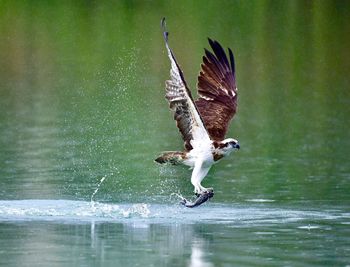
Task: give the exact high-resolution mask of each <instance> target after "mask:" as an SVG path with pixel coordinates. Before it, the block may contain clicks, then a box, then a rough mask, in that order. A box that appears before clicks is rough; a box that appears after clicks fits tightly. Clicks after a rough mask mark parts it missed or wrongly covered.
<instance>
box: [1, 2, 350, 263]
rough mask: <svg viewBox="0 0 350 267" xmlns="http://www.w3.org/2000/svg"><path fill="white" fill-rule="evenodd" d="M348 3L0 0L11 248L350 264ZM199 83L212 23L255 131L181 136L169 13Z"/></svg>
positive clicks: (151, 258)
mask: <svg viewBox="0 0 350 267" xmlns="http://www.w3.org/2000/svg"><path fill="white" fill-rule="evenodd" d="M349 11H350V5H349V3H348V2H345V1H344V2H341V1H314V2H299V1H284V2H280V1H222V2H220V4H218V3H217V2H216V1H208V2H207V3H206V4H205V5H203V3H202V2H201V1H198V2H196V1H194V2H187V1H180V2H178V1H174V2H162V1H155V2H143V1H142V2H141V1H118V2H116V3H107V2H106V3H104V2H93V1H91V2H84V1H83V2H74V3H73V2H72V3H63V2H50V3H44V2H35V3H34V2H33V3H30V2H25V1H23V2H22V1H4V2H1V3H0V40H1V42H0V60H1V64H0V240H1V242H0V266H350V256H349V255H350V196H349V192H350V164H349V158H350V138H349V134H350V126H349V122H350V88H349V87H350V86H349V84H350V81H349V77H350V76H349V74H350V73H349V72H350V71H349V70H350V60H349V59H350V49H349V47H350V35H349V32H350V24H349V23H348V20H349V19H348V18H349V15H350V14H349V13H350V12H349ZM163 16H166V17H167V23H168V29H169V31H170V36H169V38H170V44H171V46H172V48H173V50H174V52H175V55H176V57H177V60H178V61H179V63H180V65H181V66H182V68H183V70H184V73H185V77H186V79H187V81H188V84H189V86H190V87H191V88H192V90H193V91H194V89H195V86H196V77H197V74H198V71H199V66H200V63H201V57H202V54H203V48H204V47H208V44H207V39H206V37H211V38H214V39H217V40H218V41H219V42H220V43H222V44H223V46H224V47H228V46H229V47H231V48H232V50H233V52H234V54H235V58H236V70H237V74H236V76H237V83H238V88H239V103H238V113H237V115H236V117H235V119H234V120H233V122H232V124H231V127H230V130H229V133H228V136H230V137H234V138H236V139H238V140H239V141H240V145H241V149H240V150H239V151H238V152H236V153H234V154H232V155H231V156H230V157H229V158H227V159H224V160H222V161H221V162H220V163H219V164H217V165H215V166H214V167H213V168H212V170H211V171H210V172H209V174H208V176H207V177H206V179H205V180H204V181H203V185H204V186H207V187H213V188H214V191H215V196H214V197H213V198H212V199H211V200H210V201H209V202H208V203H206V204H204V205H202V206H200V207H198V208H195V209H187V208H184V207H182V206H180V205H179V198H178V197H177V194H181V195H183V196H185V197H188V198H192V197H193V192H192V191H193V187H192V185H191V184H190V180H189V177H190V174H191V172H190V171H189V170H188V169H187V168H185V167H170V166H160V165H157V164H155V163H154V162H153V159H154V158H155V157H156V156H157V155H158V154H159V153H160V152H161V151H165V150H180V149H181V148H182V141H181V138H180V135H179V133H178V131H177V129H176V126H175V123H174V121H173V119H172V114H171V112H170V111H169V110H168V105H167V103H166V101H165V99H164V81H165V79H167V78H168V76H169V61H168V58H167V55H166V51H165V49H164V43H163V40H162V34H161V30H160V25H159V24H160V19H161V18H162V17H163Z"/></svg>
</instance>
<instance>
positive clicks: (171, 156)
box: [155, 151, 186, 165]
mask: <svg viewBox="0 0 350 267" xmlns="http://www.w3.org/2000/svg"><path fill="white" fill-rule="evenodd" d="M185 159H186V152H180V151H168V152H164V153H163V154H162V155H160V156H159V157H158V158H156V159H155V161H156V162H158V163H160V164H164V163H170V164H173V165H178V164H181V163H183V161H184V160H185Z"/></svg>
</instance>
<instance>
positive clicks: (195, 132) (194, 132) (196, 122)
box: [161, 18, 210, 150]
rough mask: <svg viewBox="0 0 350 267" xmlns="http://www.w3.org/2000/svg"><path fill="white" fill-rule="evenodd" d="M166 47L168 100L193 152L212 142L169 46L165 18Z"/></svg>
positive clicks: (187, 148) (184, 137)
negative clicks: (199, 146) (167, 58)
mask: <svg viewBox="0 0 350 267" xmlns="http://www.w3.org/2000/svg"><path fill="white" fill-rule="evenodd" d="M161 23H162V28H163V35H164V40H165V46H166V49H167V51H168V56H169V59H170V62H171V69H170V78H171V79H170V80H167V81H166V82H165V87H166V95H165V97H166V99H167V100H168V102H169V105H170V108H171V109H172V110H173V111H174V119H175V120H176V124H177V127H178V128H179V130H180V132H181V134H182V138H183V140H184V142H185V148H186V150H191V149H192V148H194V147H196V146H197V144H198V145H199V144H200V143H202V142H203V141H210V138H209V135H208V132H207V130H206V129H205V127H204V124H203V122H202V119H201V117H200V115H199V113H198V111H197V108H196V105H195V104H194V102H193V98H192V95H191V92H190V90H189V89H188V87H187V84H186V81H185V79H184V76H183V73H182V71H181V69H180V67H179V65H178V64H177V62H176V59H175V56H174V54H173V52H172V50H171V49H170V47H169V45H168V35H169V33H168V32H167V31H166V27H165V18H163V19H162V22H161Z"/></svg>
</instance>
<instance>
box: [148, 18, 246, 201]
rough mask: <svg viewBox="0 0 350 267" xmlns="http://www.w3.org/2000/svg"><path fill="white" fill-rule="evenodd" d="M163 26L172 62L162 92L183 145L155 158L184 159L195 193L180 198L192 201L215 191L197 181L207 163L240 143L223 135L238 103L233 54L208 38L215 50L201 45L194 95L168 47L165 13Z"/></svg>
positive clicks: (161, 160)
mask: <svg viewBox="0 0 350 267" xmlns="http://www.w3.org/2000/svg"><path fill="white" fill-rule="evenodd" d="M161 26H162V29H163V37H164V40H165V46H166V49H167V52H168V56H169V59H170V62H171V69H170V80H167V81H166V82H165V89H166V94H165V98H166V99H167V100H168V102H169V106H170V109H171V110H172V111H173V112H174V119H175V120H176V125H177V127H178V128H179V131H180V133H181V135H182V138H183V141H184V147H185V149H184V151H167V152H163V153H162V154H161V155H160V156H159V157H158V158H156V159H155V161H156V162H158V163H161V164H163V163H170V164H173V165H178V164H184V165H187V166H189V167H191V168H192V169H193V171H192V175H191V183H192V185H193V186H194V193H195V194H196V196H197V199H196V201H195V202H194V203H191V202H189V201H187V200H186V199H183V201H182V204H184V205H185V206H188V207H194V206H198V205H200V204H202V203H204V202H205V201H207V200H208V199H209V198H211V197H212V196H213V194H214V193H213V189H212V188H205V187H203V186H202V184H201V182H202V180H203V179H204V177H205V176H206V175H207V174H208V171H209V170H210V168H211V166H212V165H213V164H215V163H217V162H218V161H219V160H221V159H222V158H224V157H226V156H228V155H229V154H230V153H231V152H232V151H234V150H235V149H239V148H240V146H239V143H238V141H237V140H236V139H233V138H226V139H225V135H226V132H227V130H228V126H229V122H230V121H231V119H232V118H233V116H234V115H235V113H236V109H237V87H236V79H235V62H234V56H233V53H232V51H231V49H230V48H229V49H228V55H229V58H228V57H227V55H226V53H225V51H224V49H223V48H222V46H221V45H220V44H219V43H218V42H217V41H215V40H211V39H209V38H208V40H209V45H210V47H211V49H212V50H213V52H210V51H209V50H207V49H205V55H204V56H203V63H202V64H201V71H200V73H199V76H198V83H197V90H198V99H197V100H193V97H192V94H191V91H190V90H189V88H188V86H187V83H186V81H185V78H184V75H183V72H182V70H181V68H180V66H179V64H178V63H177V61H176V59H175V56H174V53H173V51H172V50H171V49H170V47H169V44H168V35H169V33H168V32H167V30H166V24H165V18H163V19H162V21H161Z"/></svg>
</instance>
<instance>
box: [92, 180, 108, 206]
mask: <svg viewBox="0 0 350 267" xmlns="http://www.w3.org/2000/svg"><path fill="white" fill-rule="evenodd" d="M106 178H107V175H105V176H103V177H102V178H101V180H100V182H99V183H98V185H97V187H96V189H95V191H94V192H93V193H92V195H91V198H90V202H91V205H92V206H93V205H94V196H95V195H96V194H97V192H98V190H99V189H100V186H101V184H102V183H103V181H104V180H106Z"/></svg>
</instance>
